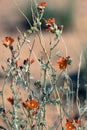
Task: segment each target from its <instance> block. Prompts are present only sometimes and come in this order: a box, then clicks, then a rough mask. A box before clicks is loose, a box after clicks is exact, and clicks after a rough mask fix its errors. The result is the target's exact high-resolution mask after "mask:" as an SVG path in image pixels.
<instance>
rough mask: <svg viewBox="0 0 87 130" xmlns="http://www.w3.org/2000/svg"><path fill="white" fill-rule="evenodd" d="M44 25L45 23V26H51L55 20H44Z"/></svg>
mask: <svg viewBox="0 0 87 130" xmlns="http://www.w3.org/2000/svg"><path fill="white" fill-rule="evenodd" d="M45 23H46V24H47V25H52V24H54V23H55V18H49V19H48V20H45Z"/></svg>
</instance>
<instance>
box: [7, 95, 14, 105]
mask: <svg viewBox="0 0 87 130" xmlns="http://www.w3.org/2000/svg"><path fill="white" fill-rule="evenodd" d="M7 100H8V101H9V102H10V103H11V104H12V105H13V104H14V99H13V97H9V98H7Z"/></svg>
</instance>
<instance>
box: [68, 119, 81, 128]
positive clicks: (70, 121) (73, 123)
mask: <svg viewBox="0 0 87 130" xmlns="http://www.w3.org/2000/svg"><path fill="white" fill-rule="evenodd" d="M75 124H76V125H78V124H79V120H70V119H66V124H65V127H66V130H75V129H76V126H75Z"/></svg>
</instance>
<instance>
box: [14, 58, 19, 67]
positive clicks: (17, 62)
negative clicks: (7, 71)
mask: <svg viewBox="0 0 87 130" xmlns="http://www.w3.org/2000/svg"><path fill="white" fill-rule="evenodd" d="M15 64H16V67H18V66H19V64H20V58H19V59H18V60H17V61H16V63H15Z"/></svg>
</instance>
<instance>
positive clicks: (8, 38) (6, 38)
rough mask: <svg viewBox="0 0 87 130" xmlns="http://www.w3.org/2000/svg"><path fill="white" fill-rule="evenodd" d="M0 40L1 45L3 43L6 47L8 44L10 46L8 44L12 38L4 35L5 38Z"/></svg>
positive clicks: (11, 41)
mask: <svg viewBox="0 0 87 130" xmlns="http://www.w3.org/2000/svg"><path fill="white" fill-rule="evenodd" d="M2 42H3V45H4V46H5V47H8V46H10V45H11V44H12V43H13V42H14V39H13V38H11V37H5V38H4V39H3V40H2Z"/></svg>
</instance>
